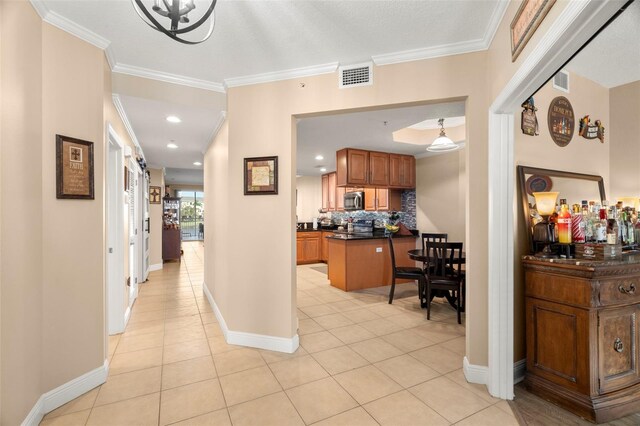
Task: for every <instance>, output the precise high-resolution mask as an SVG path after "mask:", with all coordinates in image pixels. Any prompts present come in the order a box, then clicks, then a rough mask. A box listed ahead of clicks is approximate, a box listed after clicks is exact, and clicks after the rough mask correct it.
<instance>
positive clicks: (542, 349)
mask: <svg viewBox="0 0 640 426" xmlns="http://www.w3.org/2000/svg"><path fill="white" fill-rule="evenodd" d="M623 257H624V256H623ZM523 263H524V268H525V296H526V298H525V300H526V303H525V304H526V336H527V372H526V376H525V386H526V387H527V389H528V390H530V391H531V392H533V393H535V394H536V395H538V396H540V397H542V398H544V399H547V400H550V401H552V402H554V403H556V404H558V405H561V406H563V407H564V408H566V409H567V410H569V411H572V412H574V413H575V414H577V415H579V416H581V417H584V418H587V419H590V420H593V421H595V422H598V423H601V422H608V421H611V420H614V419H616V418H619V417H623V416H626V415H627V414H630V413H634V412H637V411H640V371H639V368H640V353H639V349H640V334H639V333H638V330H639V327H640V257H639V258H638V261H637V263H636V262H632V261H607V262H596V261H584V260H580V261H579V262H576V261H573V262H572V261H565V262H549V261H545V260H540V259H537V258H534V257H526V258H525V260H524V261H523Z"/></svg>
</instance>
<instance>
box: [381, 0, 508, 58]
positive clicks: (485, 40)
mask: <svg viewBox="0 0 640 426" xmlns="http://www.w3.org/2000/svg"><path fill="white" fill-rule="evenodd" d="M508 6H509V2H508V1H507V0H500V1H499V2H498V3H497V4H496V7H495V8H494V9H493V12H492V13H491V19H490V20H489V25H487V29H486V31H485V33H484V36H483V37H482V38H481V39H477V40H469V41H463V42H459V43H450V44H442V45H440V46H433V47H426V48H423V49H412V50H404V51H401V52H394V53H387V54H382V55H374V56H372V57H371V59H372V60H373V62H374V63H375V64H376V65H377V66H381V65H391V64H397V63H401V62H410V61H421V60H424V59H433V58H439V57H442V56H451V55H459V54H462V53H472V52H479V51H482V50H487V49H488V48H489V46H491V42H492V41H493V38H494V37H495V35H496V32H497V31H498V26H500V22H502V18H503V17H504V14H505V13H506V11H507V7H508Z"/></svg>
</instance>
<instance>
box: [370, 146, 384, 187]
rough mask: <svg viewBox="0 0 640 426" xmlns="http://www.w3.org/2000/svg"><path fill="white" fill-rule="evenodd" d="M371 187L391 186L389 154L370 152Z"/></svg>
mask: <svg viewBox="0 0 640 426" xmlns="http://www.w3.org/2000/svg"><path fill="white" fill-rule="evenodd" d="M369 185H373V186H389V154H387V153H386V152H375V151H370V152H369Z"/></svg>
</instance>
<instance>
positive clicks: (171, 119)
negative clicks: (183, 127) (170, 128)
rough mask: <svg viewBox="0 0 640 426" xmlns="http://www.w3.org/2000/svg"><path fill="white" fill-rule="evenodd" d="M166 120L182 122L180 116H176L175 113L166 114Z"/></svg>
mask: <svg viewBox="0 0 640 426" xmlns="http://www.w3.org/2000/svg"><path fill="white" fill-rule="evenodd" d="M167 121H168V122H169V123H182V120H180V118H178V117H176V116H175V115H170V116H168V117H167Z"/></svg>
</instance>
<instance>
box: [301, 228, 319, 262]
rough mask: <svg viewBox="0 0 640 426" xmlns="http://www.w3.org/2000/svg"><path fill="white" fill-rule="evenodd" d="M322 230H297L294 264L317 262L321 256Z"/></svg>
mask: <svg viewBox="0 0 640 426" xmlns="http://www.w3.org/2000/svg"><path fill="white" fill-rule="evenodd" d="M321 236H322V231H307V232H298V233H297V234H296V264H297V265H301V264H305V263H318V262H320V259H321V257H322V245H321V241H320V237H321Z"/></svg>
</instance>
